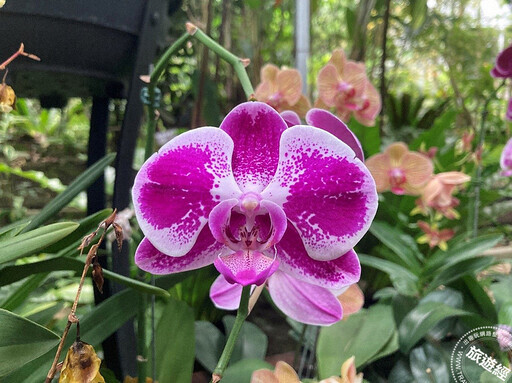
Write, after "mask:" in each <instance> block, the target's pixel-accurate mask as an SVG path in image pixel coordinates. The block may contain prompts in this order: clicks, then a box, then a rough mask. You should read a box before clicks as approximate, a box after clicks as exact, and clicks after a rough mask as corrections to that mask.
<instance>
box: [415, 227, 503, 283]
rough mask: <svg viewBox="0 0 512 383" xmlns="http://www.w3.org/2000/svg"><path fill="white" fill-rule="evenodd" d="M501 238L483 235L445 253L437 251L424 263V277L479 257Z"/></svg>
mask: <svg viewBox="0 0 512 383" xmlns="http://www.w3.org/2000/svg"><path fill="white" fill-rule="evenodd" d="M502 238H503V236H502V235H501V234H490V235H483V236H480V237H477V238H473V239H470V240H469V241H467V242H459V243H458V244H457V245H455V246H453V247H452V248H449V249H448V250H447V251H442V250H438V251H436V252H435V253H434V254H433V255H432V257H430V258H429V259H428V260H427V262H426V263H425V268H424V271H423V275H424V276H427V277H428V276H432V275H435V274H438V273H439V270H445V269H447V268H449V267H451V266H453V265H456V264H458V263H460V262H462V261H465V260H468V259H471V258H474V257H477V256H481V255H482V253H483V252H484V251H485V250H488V249H490V248H491V247H494V246H495V245H496V244H497V243H498V242H499V241H501V239H502Z"/></svg>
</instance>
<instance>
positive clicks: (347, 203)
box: [262, 125, 377, 260]
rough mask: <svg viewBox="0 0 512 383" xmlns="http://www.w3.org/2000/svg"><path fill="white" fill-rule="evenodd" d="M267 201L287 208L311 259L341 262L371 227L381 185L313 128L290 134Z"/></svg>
mask: <svg viewBox="0 0 512 383" xmlns="http://www.w3.org/2000/svg"><path fill="white" fill-rule="evenodd" d="M262 197H263V198H264V199H268V200H271V201H273V202H275V203H277V204H278V205H279V206H282V208H283V210H284V212H285V214H286V216H287V218H288V220H289V221H290V222H291V223H292V224H293V225H294V226H295V228H296V229H297V231H298V232H299V233H300V235H301V238H302V241H303V243H304V246H305V248H306V250H307V252H308V254H309V256H310V257H312V258H313V259H317V260H330V259H335V258H338V257H339V256H340V255H341V254H345V253H346V252H348V251H349V250H351V249H352V248H353V247H354V245H355V244H356V243H357V242H358V241H359V240H360V239H361V237H362V236H363V235H364V234H365V233H366V231H367V230H368V228H369V227H370V224H371V221H372V219H373V217H374V216H375V212H376V210H377V193H376V190H375V182H374V181H373V178H372V176H371V174H370V172H369V171H368V169H367V168H366V167H365V166H364V164H363V163H362V162H361V161H360V160H359V159H358V158H356V156H355V154H354V152H353V151H352V149H350V148H349V147H348V146H347V145H346V144H345V143H343V142H342V141H340V140H338V139H337V138H336V137H334V136H333V135H332V134H330V133H328V132H325V131H324V130H322V129H318V128H314V127H311V126H302V125H298V126H294V127H291V128H288V129H287V130H286V131H285V132H284V133H283V134H282V137H281V148H280V157H279V166H278V168H277V171H276V175H275V177H274V178H273V180H272V182H271V183H270V184H269V186H268V187H267V188H266V189H265V190H264V191H263V192H262Z"/></svg>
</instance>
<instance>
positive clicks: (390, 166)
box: [366, 142, 434, 195]
mask: <svg viewBox="0 0 512 383" xmlns="http://www.w3.org/2000/svg"><path fill="white" fill-rule="evenodd" d="M366 166H368V169H370V172H371V173H372V175H373V178H375V183H376V184H377V191H378V192H384V191H387V190H391V192H392V193H394V194H398V195H402V194H409V195H419V194H420V191H421V188H422V187H423V186H424V185H425V184H426V183H427V182H428V180H429V179H430V178H431V177H432V171H433V168H434V167H433V164H432V161H431V160H430V159H429V158H428V157H426V156H424V155H422V154H420V153H418V152H411V151H409V149H408V148H407V145H405V144H404V143H403V142H395V143H393V144H391V145H390V146H388V148H387V149H386V150H385V151H384V153H379V154H375V155H374V156H372V157H370V158H368V159H367V160H366Z"/></svg>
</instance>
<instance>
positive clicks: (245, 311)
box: [212, 286, 251, 382]
mask: <svg viewBox="0 0 512 383" xmlns="http://www.w3.org/2000/svg"><path fill="white" fill-rule="evenodd" d="M250 295H251V286H245V287H244V288H243V290H242V297H241V298H240V306H239V308H238V312H237V314H236V318H235V323H234V325H233V328H232V329H231V332H230V333H229V338H228V340H227V342H226V345H225V346H224V351H222V355H221V356H220V359H219V362H218V363H217V367H215V370H213V379H212V382H218V381H219V380H220V378H222V375H223V374H224V370H226V367H227V366H228V363H229V360H230V359H231V354H232V353H233V349H234V348H235V343H236V340H237V339H238V334H240V330H241V329H242V325H243V324H244V321H245V319H246V318H247V315H249V297H250Z"/></svg>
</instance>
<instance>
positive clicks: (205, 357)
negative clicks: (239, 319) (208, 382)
mask: <svg viewBox="0 0 512 383" xmlns="http://www.w3.org/2000/svg"><path fill="white" fill-rule="evenodd" d="M194 327H195V339H196V342H195V345H196V359H197V360H198V361H199V363H201V364H202V365H203V367H204V368H206V370H208V371H209V372H213V370H214V369H215V367H216V366H217V362H218V361H219V358H220V356H221V354H222V349H223V348H224V342H225V341H226V337H225V336H224V334H223V333H222V332H220V330H219V329H218V328H217V327H215V325H213V323H211V322H207V321H196V322H195V323H194Z"/></svg>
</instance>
